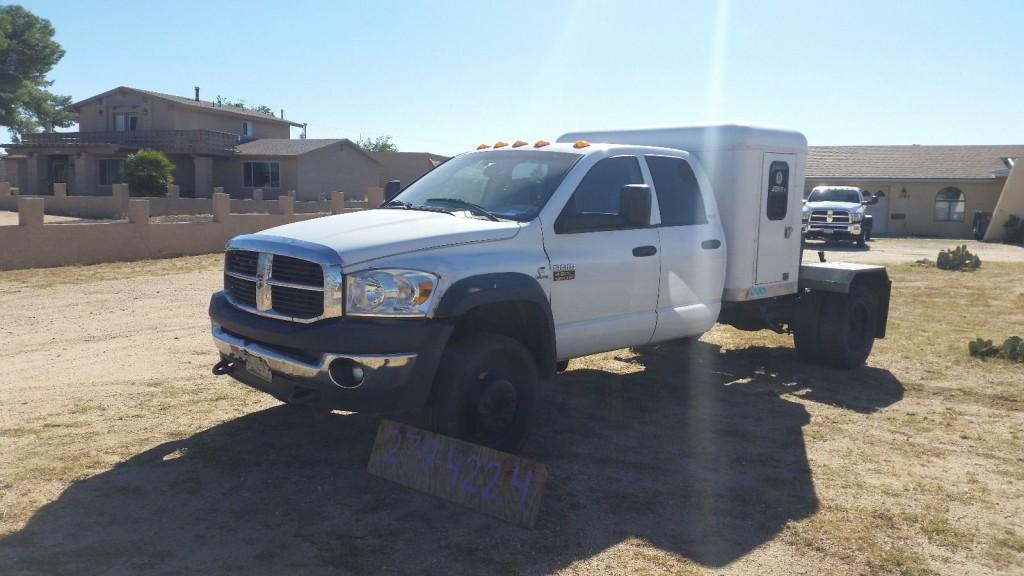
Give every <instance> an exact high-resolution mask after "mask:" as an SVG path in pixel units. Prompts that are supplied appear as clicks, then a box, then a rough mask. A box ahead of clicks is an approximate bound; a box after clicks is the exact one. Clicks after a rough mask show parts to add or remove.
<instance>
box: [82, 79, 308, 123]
mask: <svg viewBox="0 0 1024 576" xmlns="http://www.w3.org/2000/svg"><path fill="white" fill-rule="evenodd" d="M115 90H130V91H132V92H138V93H140V94H146V95H148V96H152V97H154V98H160V99H162V100H168V101H171V102H174V103H175V104H180V105H182V106H190V107H193V108H202V109H204V110H214V111H217V112H223V113H225V114H231V115H234V116H241V117H247V118H258V119H260V120H269V121H271V122H283V123H285V124H290V125H292V126H302V124H300V123H299V122H292V121H291V120H285V119H283V118H278V117H276V116H273V115H271V114H264V113H263V112H257V111H255V110H249V109H247V108H238V107H235V106H218V105H217V104H216V103H215V102H209V101H207V100H196V99H195V98H189V97H187V96H175V95H174V94H164V93H163V92H154V91H153V90H143V89H141V88H132V87H130V86H118V87H117V88H114V89H113V90H107V91H106V92H104V93H102V94H97V95H95V96H92V97H90V98H86V99H85V100H82V101H80V102H75V103H74V104H72V106H73V107H75V108H78V107H79V106H81V105H82V104H84V103H86V102H88V101H90V100H93V99H95V98H99V97H101V96H105V95H107V94H109V93H111V92H114V91H115Z"/></svg>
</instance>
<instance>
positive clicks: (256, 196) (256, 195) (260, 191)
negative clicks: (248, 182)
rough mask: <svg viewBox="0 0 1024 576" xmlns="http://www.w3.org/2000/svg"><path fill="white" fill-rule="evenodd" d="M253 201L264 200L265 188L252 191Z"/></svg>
mask: <svg viewBox="0 0 1024 576" xmlns="http://www.w3.org/2000/svg"><path fill="white" fill-rule="evenodd" d="M252 199H253V200H263V188H257V189H255V190H253V191H252Z"/></svg>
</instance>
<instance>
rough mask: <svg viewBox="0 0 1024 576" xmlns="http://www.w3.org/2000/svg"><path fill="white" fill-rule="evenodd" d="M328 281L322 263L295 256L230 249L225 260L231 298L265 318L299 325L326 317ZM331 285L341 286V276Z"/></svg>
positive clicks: (232, 300)
mask: <svg viewBox="0 0 1024 576" xmlns="http://www.w3.org/2000/svg"><path fill="white" fill-rule="evenodd" d="M324 278H325V269H324V267H323V266H322V265H321V264H320V263H318V262H313V261H310V260H303V259H301V258H296V257H293V256H285V255H282V254H273V253H269V252H263V251H255V250H237V249H230V248H229V249H228V251H227V252H226V253H225V257H224V291H225V292H226V293H227V295H228V297H229V299H230V300H231V302H232V303H233V304H235V305H236V306H238V307H241V308H245V309H248V310H250V311H252V312H256V313H257V314H260V315H263V316H270V317H274V318H281V319H285V320H295V321H299V322H311V321H313V320H318V319H320V318H322V317H325V314H324V312H325V290H324V287H325V281H324ZM332 278H333V277H332ZM331 285H332V287H333V286H336V285H337V286H340V275H339V276H338V279H337V280H332V282H331ZM332 310H334V308H332ZM339 313H340V310H339V311H338V312H334V313H333V314H331V316H337V315H339Z"/></svg>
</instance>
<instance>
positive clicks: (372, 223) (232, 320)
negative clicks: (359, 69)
mask: <svg viewBox="0 0 1024 576" xmlns="http://www.w3.org/2000/svg"><path fill="white" fill-rule="evenodd" d="M806 153H807V143H806V140H805V138H804V136H803V135H801V134H800V133H798V132H792V131H786V130H779V129H769V128H758V127H752V126H746V125H719V126H696V127H680V128H661V129H645V130H628V131H612V132H585V133H584V132H580V133H574V134H566V135H564V136H562V137H561V138H560V139H559V140H558V142H557V143H548V142H545V141H539V142H536V143H535V144H527V143H525V142H521V141H519V142H516V143H514V144H512V145H508V144H506V143H498V144H495V145H494V146H492V147H487V146H481V148H480V149H478V150H477V151H474V152H469V153H465V154H461V155H459V156H456V157H454V158H452V159H451V160H449V161H447V162H446V163H444V164H443V165H441V166H439V167H438V168H436V169H434V170H433V171H432V172H429V173H428V174H426V175H425V176H423V177H422V178H420V179H419V180H417V181H416V182H414V183H412V184H411V185H409V186H408V187H406V188H405V189H404V190H402V191H401V192H400V193H398V191H397V190H396V189H395V188H396V186H394V185H391V186H389V189H388V192H387V197H388V200H387V202H385V204H384V205H383V206H381V207H380V208H378V209H374V210H367V211H363V212H357V213H351V214H345V215H337V216H329V217H324V218H318V219H315V220H309V221H304V222H299V223H295V224H289V225H285V226H280V227H277V228H273V229H270V230H267V231H265V232H261V233H258V234H251V235H245V236H239V237H237V238H234V239H233V240H231V241H230V242H229V243H228V246H227V250H226V254H225V268H224V289H223V290H222V291H219V292H217V293H215V294H214V295H213V298H212V300H211V302H210V308H209V312H210V318H211V320H212V325H213V337H214V340H215V342H216V345H217V347H218V349H219V351H220V354H221V361H220V362H219V363H218V364H217V365H216V366H215V367H214V373H215V374H230V375H231V376H232V377H234V378H236V379H237V380H239V381H241V382H243V383H245V384H247V385H249V386H252V387H254V388H257V389H259V390H263V391H265V392H268V393H270V394H272V395H274V396H275V397H277V398H279V399H281V400H283V401H285V402H289V403H297V404H315V405H318V406H323V407H327V408H337V409H343V410H350V411H363V412H419V413H421V414H422V415H423V418H424V421H425V425H426V426H428V427H430V428H432V429H434V430H436V431H438V432H441V433H445V434H448V435H452V436H456V437H459V438H462V439H465V440H469V441H472V442H477V443H480V444H484V445H488V446H492V447H496V448H498V449H503V450H515V449H516V448H517V447H518V446H519V445H520V443H521V442H522V440H523V438H524V435H525V433H526V431H527V429H528V424H529V421H530V417H531V413H532V412H533V408H534V403H535V398H536V397H537V396H536V394H537V390H538V387H540V386H542V385H543V383H544V382H545V381H546V380H548V379H549V378H551V377H552V376H553V375H554V374H555V373H556V372H557V371H558V370H560V369H564V367H565V365H566V363H567V362H568V360H570V359H572V358H577V357H581V356H585V355H588V354H594V353H597V352H603V351H607V350H615V349H618V348H623V347H628V346H638V345H643V344H648V343H652V342H661V341H667V340H674V339H681V338H692V337H697V336H700V335H701V334H703V333H704V332H706V331H707V330H709V329H711V327H712V326H714V325H715V323H716V322H722V323H727V324H731V325H733V326H736V327H738V328H741V329H746V330H760V329H769V330H774V331H776V332H789V333H792V334H793V336H794V340H795V346H796V349H797V352H798V354H799V356H800V357H801V358H803V359H805V360H807V361H812V362H820V363H823V364H826V365H830V366H835V367H839V368H854V367H857V366H860V365H861V364H863V363H864V361H865V359H866V358H867V356H868V354H869V353H870V351H871V347H872V344H873V341H874V339H875V338H881V337H884V335H885V328H886V322H887V317H888V309H889V291H890V282H889V278H888V275H887V274H886V271H885V269H884V268H882V267H877V266H864V265H853V264H825V263H816V264H811V265H801V261H800V260H801V247H800V245H801V244H800V243H801V239H800V236H801V234H800V231H801V202H802V201H801V190H802V189H803V184H804V182H803V181H804V164H805V161H806ZM392 184H395V183H392ZM396 194H397V195H396ZM681 361H683V359H681Z"/></svg>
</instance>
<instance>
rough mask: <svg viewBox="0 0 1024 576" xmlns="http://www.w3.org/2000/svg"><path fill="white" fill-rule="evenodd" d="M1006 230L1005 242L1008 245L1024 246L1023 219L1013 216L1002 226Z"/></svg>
mask: <svg viewBox="0 0 1024 576" xmlns="http://www.w3.org/2000/svg"><path fill="white" fill-rule="evenodd" d="M1003 228H1005V229H1006V241H1007V242H1009V243H1010V244H1024V219H1021V218H1020V217H1019V216H1015V215H1013V214H1011V215H1010V217H1009V218H1007V219H1006V223H1005V224H1003Z"/></svg>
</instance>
